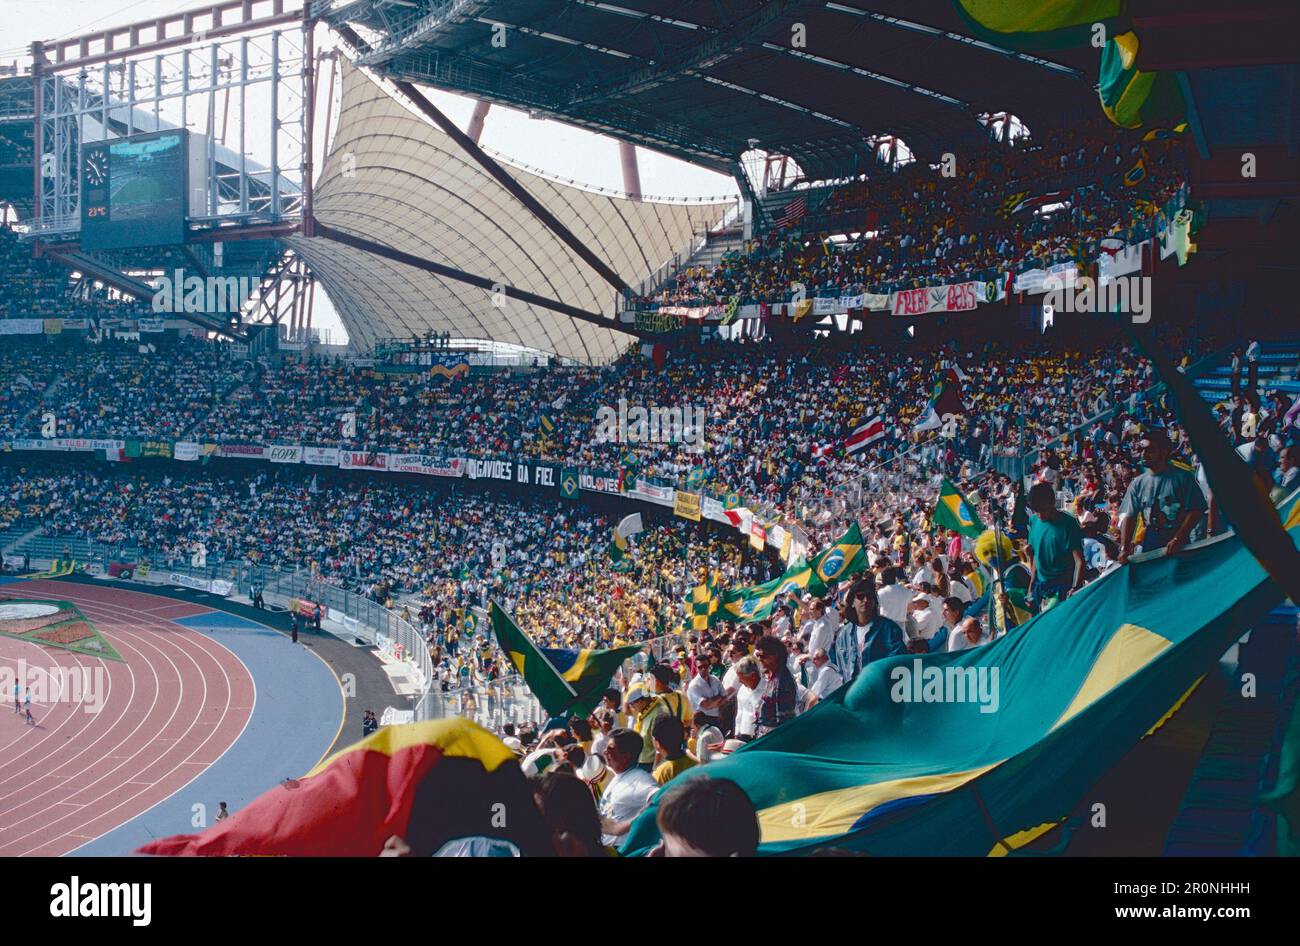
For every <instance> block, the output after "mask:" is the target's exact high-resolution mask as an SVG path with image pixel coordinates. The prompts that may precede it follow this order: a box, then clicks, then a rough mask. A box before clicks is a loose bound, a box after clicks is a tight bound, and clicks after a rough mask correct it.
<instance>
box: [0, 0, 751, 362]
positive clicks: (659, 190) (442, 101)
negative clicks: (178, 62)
mask: <svg viewBox="0 0 1300 946" xmlns="http://www.w3.org/2000/svg"><path fill="white" fill-rule="evenodd" d="M200 5H201V3H200V2H199V0H0V64H2V65H7V64H9V63H11V62H14V61H15V60H16V61H18V62H19V64H20V66H21V65H23V64H26V63H29V62H30V57H29V56H28V49H29V47H30V44H31V42H32V40H34V39H42V40H49V39H59V38H67V37H73V36H78V35H80V34H82V33H86V32H91V31H94V30H97V29H103V28H106V27H110V26H121V25H126V24H129V23H133V22H136V21H139V20H146V19H149V18H151V17H156V16H161V15H165V14H169V13H176V12H179V11H182V10H186V9H193V8H195V7H198V6H200ZM316 44H317V47H318V48H329V47H330V46H331V45H333V44H332V42H331V38H330V34H329V32H328V30H326V29H325V28H324V27H318V29H317V33H316ZM322 95H323V93H322ZM335 98H336V99H337V88H336V93H335ZM430 98H431V100H432V101H433V103H434V104H435V105H436V106H437V107H438V108H439V109H441V110H442V111H443V112H444V113H445V114H446V115H448V116H449V117H450V118H451V119H452V120H453V121H455V122H456V123H457V124H458V125H459V126H460V127H461V128H462V129H464V128H465V127H466V126H467V125H468V124H469V119H470V114H471V113H472V112H473V110H474V101H473V100H472V99H469V98H465V97H463V96H458V95H452V94H450V93H446V92H439V91H436V90H433V91H431V94H430ZM259 117H260V116H258V115H252V116H250V122H254V121H256V120H257V119H258V118H259ZM331 124H333V123H331ZM323 128H324V122H323V121H319V120H318V123H317V129H318V131H321V132H323ZM198 130H200V131H201V130H203V128H202V123H200V124H199V126H198ZM230 144H231V145H233V146H235V147H237V142H233V141H232V142H230ZM481 144H483V145H484V147H486V148H489V149H492V150H494V151H497V152H500V153H501V154H504V155H506V156H508V157H510V158H513V159H514V160H516V161H519V162H521V163H523V164H527V165H529V166H531V167H534V168H538V169H540V170H542V171H545V172H547V173H550V174H554V175H557V176H560V177H564V178H569V179H572V180H576V181H581V182H583V183H585V184H590V185H594V186H597V187H604V188H610V189H614V190H622V186H623V177H622V170H621V163H620V161H619V155H618V143H617V142H616V141H615V140H614V139H612V138H608V137H605V136H603V135H596V134H593V133H591V132H588V131H585V130H584V129H580V128H575V127H572V126H569V125H565V124H564V123H562V122H554V121H545V120H539V119H531V118H529V117H528V116H527V115H526V114H525V113H524V112H520V111H517V110H514V109H508V108H504V107H501V106H493V108H492V110H491V112H490V113H489V114H488V118H487V121H486V123H485V124H484V129H483V137H482V139H481ZM637 153H638V160H639V166H640V173H641V191H642V193H643V194H645V195H647V196H659V197H714V196H719V195H726V196H732V195H734V194H735V193H736V186H735V183H734V182H733V181H732V180H731V179H730V178H728V177H725V176H723V175H720V174H717V173H716V172H713V171H710V170H706V169H704V168H699V167H695V166H693V165H690V164H688V163H686V162H684V161H680V160H678V159H676V158H673V157H669V156H667V155H664V154H659V153H657V152H654V151H651V150H649V149H646V148H638V149H637ZM250 157H252V158H254V159H261V160H263V161H265V159H266V157H267V153H266V149H265V147H264V146H263V147H259V145H258V144H257V143H253V144H252V145H251V146H250ZM322 157H323V154H322V153H321V152H319V151H318V152H317V155H316V162H315V163H316V167H317V168H318V169H319V168H320V167H321V165H322V164H323V160H322ZM322 296H323V293H317V296H316V306H315V313H314V318H313V325H314V326H316V327H319V328H322V329H326V330H328V331H329V332H330V335H331V340H332V341H336V342H337V341H341V340H342V339H343V336H344V330H343V327H342V325H341V323H340V322H339V318H338V316H337V314H336V313H335V312H334V309H333V306H332V305H330V304H329V303H328V300H325V301H324V302H323V303H322Z"/></svg>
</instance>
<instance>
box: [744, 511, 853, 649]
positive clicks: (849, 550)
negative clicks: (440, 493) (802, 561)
mask: <svg viewBox="0 0 1300 946" xmlns="http://www.w3.org/2000/svg"><path fill="white" fill-rule="evenodd" d="M866 568H867V552H866V549H865V548H863V541H862V528H861V527H860V526H859V525H858V524H857V523H856V522H854V523H853V524H852V525H851V526H849V527H848V529H847V530H845V532H844V534H843V535H842V536H840V537H839V539H837V540H836V542H835V544H833V545H832V546H831V547H830V548H828V549H826V550H825V551H823V552H819V553H818V554H817V555H815V556H813V558H812V560H811V561H810V562H808V563H807V564H806V565H791V566H790V567H789V568H787V569H786V570H785V573H784V574H782V575H781V576H780V577H778V578H773V579H772V580H771V581H765V582H763V583H762V584H761V585H750V586H748V587H745V588H733V589H731V590H729V591H727V592H726V593H724V594H723V595H722V611H723V614H722V615H721V617H722V619H723V620H727V621H734V622H736V623H739V624H749V623H750V622H752V621H764V620H767V618H769V617H771V616H772V612H773V611H774V610H776V608H777V606H778V605H780V603H781V601H782V600H784V599H785V598H786V597H787V596H789V595H792V594H793V595H797V594H800V593H802V592H805V591H806V592H808V593H809V594H811V595H813V596H815V597H818V598H820V597H821V596H823V595H825V594H826V593H827V591H829V586H830V585H832V584H834V583H836V582H839V581H843V580H845V579H846V578H848V577H849V576H850V575H855V574H857V573H858V572H862V571H865V570H866Z"/></svg>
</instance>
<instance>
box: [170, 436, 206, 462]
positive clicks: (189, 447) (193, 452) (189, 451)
mask: <svg viewBox="0 0 1300 946" xmlns="http://www.w3.org/2000/svg"><path fill="white" fill-rule="evenodd" d="M172 458H173V459H176V460H181V461H184V462H186V463H190V462H193V461H194V460H197V459H198V458H199V445H198V444H197V443H191V442H190V441H188V440H178V441H176V443H175V445H174V446H173V448H172Z"/></svg>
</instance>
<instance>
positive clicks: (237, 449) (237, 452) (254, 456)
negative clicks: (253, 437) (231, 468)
mask: <svg viewBox="0 0 1300 946" xmlns="http://www.w3.org/2000/svg"><path fill="white" fill-rule="evenodd" d="M221 455H222V456H223V457H237V458H238V459H240V460H264V459H266V447H261V446H257V445H255V444H247V443H223V444H222V445H221Z"/></svg>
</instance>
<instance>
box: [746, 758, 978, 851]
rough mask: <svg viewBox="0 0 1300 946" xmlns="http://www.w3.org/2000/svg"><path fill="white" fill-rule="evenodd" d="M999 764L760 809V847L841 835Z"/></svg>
mask: <svg viewBox="0 0 1300 946" xmlns="http://www.w3.org/2000/svg"><path fill="white" fill-rule="evenodd" d="M1001 764H1002V763H1001V762H994V763H993V764H992V765H986V766H982V767H981V768H978V769H970V770H968V771H965V772H946V773H942V774H939V775H920V776H913V777H910V778H900V779H891V780H889V781H887V782H875V783H874V784H871V785H855V786H853V787H852V788H836V789H832V790H831V791H829V792H818V793H817V794H816V795H808V796H807V797H805V798H796V799H795V800H793V801H789V802H786V803H784V804H781V805H776V806H774V807H772V808H764V809H763V810H762V811H760V812H759V813H758V823H759V827H760V828H761V829H762V833H763V836H762V843H764V844H771V843H774V842H777V841H806V840H812V839H814V838H821V837H828V836H830V835H837V834H844V833H845V832H847V831H848V830H849V829H851V828H852V827H853V825H854V824H855V823H856V822H857V820H858V819H859V818H861V817H862V816H863V815H864V814H865V813H866V812H868V811H871V810H872V809H873V808H877V807H879V806H880V805H883V804H885V803H886V802H891V801H896V800H897V799H900V798H914V797H915V796H917V795H933V794H938V793H941V792H950V791H952V790H953V789H956V788H960V787H961V786H963V785H965V784H966V783H967V782H969V781H970V780H971V779H974V778H977V777H979V776H981V775H983V774H984V773H985V772H987V771H989V770H990V769H993V768H996V767H997V766H998V765H1001Z"/></svg>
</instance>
